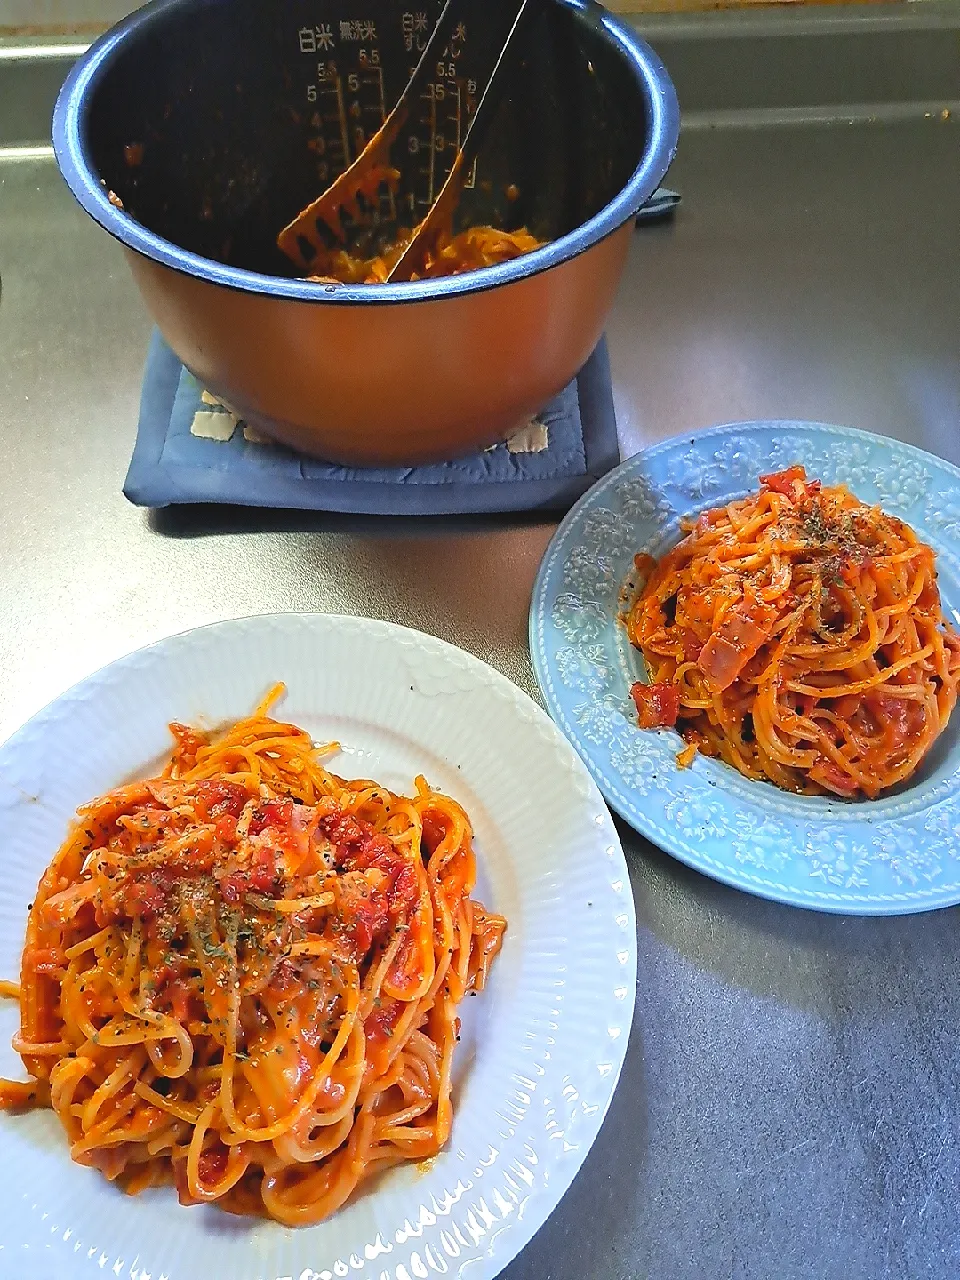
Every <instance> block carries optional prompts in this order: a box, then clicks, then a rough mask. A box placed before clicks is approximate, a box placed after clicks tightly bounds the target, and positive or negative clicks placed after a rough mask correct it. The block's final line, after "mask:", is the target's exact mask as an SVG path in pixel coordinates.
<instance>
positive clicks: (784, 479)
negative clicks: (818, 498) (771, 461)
mask: <svg viewBox="0 0 960 1280" xmlns="http://www.w3.org/2000/svg"><path fill="white" fill-rule="evenodd" d="M760 483H761V484H762V485H763V487H764V488H765V489H769V490H770V491H771V493H782V494H783V496H784V497H785V498H795V497H796V496H797V485H798V484H799V485H800V486H801V488H802V491H803V496H804V497H807V498H812V497H813V495H814V494H815V493H819V492H820V481H819V480H808V479H807V472H806V469H805V468H804V467H802V466H800V465H799V464H798V465H796V466H793V467H787V469H786V470H785V471H773V472H771V473H770V474H769V475H766V476H761V477H760Z"/></svg>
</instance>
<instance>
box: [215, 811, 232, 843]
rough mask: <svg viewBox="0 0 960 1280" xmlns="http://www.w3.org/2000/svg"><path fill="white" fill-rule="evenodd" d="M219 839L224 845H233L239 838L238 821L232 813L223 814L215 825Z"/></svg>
mask: <svg viewBox="0 0 960 1280" xmlns="http://www.w3.org/2000/svg"><path fill="white" fill-rule="evenodd" d="M213 825H214V830H215V831H216V833H217V839H218V840H222V841H223V843H224V844H233V842H234V840H236V838H237V820H236V818H235V817H234V816H233V814H231V813H221V814H220V816H219V818H217V820H216V822H215V823H214V824H213Z"/></svg>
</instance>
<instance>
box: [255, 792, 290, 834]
mask: <svg viewBox="0 0 960 1280" xmlns="http://www.w3.org/2000/svg"><path fill="white" fill-rule="evenodd" d="M292 819H293V801H292V800H265V801H264V803H263V804H261V805H259V806H258V807H257V808H256V809H254V811H253V816H252V817H251V819H250V828H249V830H250V835H252V836H258V835H260V833H261V832H262V831H266V829H267V828H268V827H276V828H278V829H279V830H281V831H282V830H283V829H284V828H286V827H289V826H290V823H291V820H292Z"/></svg>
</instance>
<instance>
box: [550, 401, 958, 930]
mask: <svg viewBox="0 0 960 1280" xmlns="http://www.w3.org/2000/svg"><path fill="white" fill-rule="evenodd" d="M795 462H801V463H803V464H804V466H806V468H807V471H808V473H809V474H810V475H811V476H812V477H816V478H819V479H821V480H823V482H824V483H825V484H845V485H847V486H848V487H849V488H850V490H851V491H852V492H853V493H854V494H855V495H856V496H857V497H858V498H861V499H863V500H864V501H867V502H879V503H880V504H882V506H883V507H884V509H885V510H887V511H889V512H890V513H891V514H894V515H898V516H900V517H901V518H902V519H904V520H906V521H907V522H908V523H909V524H910V525H911V526H912V527H913V528H914V530H915V531H916V532H917V534H918V535H919V536H920V537H921V538H922V539H923V540H924V541H926V542H929V543H930V545H931V546H932V547H933V548H934V550H935V551H936V553H937V557H938V569H939V582H940V591H941V595H942V598H943V606H944V613H945V615H946V616H947V617H948V618H950V619H951V620H952V622H953V624H954V626H956V627H957V628H958V629H960V469H958V468H956V467H954V466H951V465H950V464H949V463H947V462H943V461H941V459H939V458H935V457H933V456H932V455H931V454H928V453H923V452H922V451H921V450H919V449H914V448H912V447H911V446H909V445H905V444H900V443H899V442H898V441H895V440H891V439H887V438H881V437H878V436H873V435H869V434H868V433H867V432H864V431H854V430H852V429H850V428H848V427H834V426H827V425H824V424H822V423H816V422H746V423H743V422H741V423H736V424H733V425H730V426H724V427H716V428H714V429H712V430H710V431H704V432H702V433H700V434H698V435H696V436H689V435H688V436H679V437H677V438H675V439H672V440H668V441H666V442H665V443H663V444H659V445H656V446H655V447H654V448H651V449H647V450H645V451H644V452H643V453H640V454H637V456H636V457H634V458H631V459H630V460H629V461H628V462H625V463H623V465H622V466H620V467H618V468H617V469H616V470H615V471H612V472H611V473H610V474H609V475H608V476H606V477H605V478H604V479H603V480H601V481H600V482H599V483H598V484H596V485H594V487H593V488H592V489H591V490H590V491H589V493H587V494H586V495H585V496H584V497H583V498H581V499H580V501H579V502H578V503H577V505H576V506H575V507H574V508H573V509H572V511H571V512H570V513H569V515H568V516H567V517H566V519H565V520H564V521H563V523H562V524H561V525H560V528H559V529H558V530H557V532H556V534H555V535H554V537H553V540H552V541H551V543H550V546H549V547H548V548H547V553H546V555H545V557H544V559H543V563H542V564H541V566H540V571H539V573H538V575H537V581H536V584H535V586H534V592H533V601H532V604H531V610H530V651H531V654H532V656H533V665H534V670H535V671H536V675H537V680H538V681H539V684H540V688H541V690H542V692H543V696H544V698H545V700H546V703H547V707H548V709H549V711H550V714H551V715H552V716H553V718H554V720H556V722H557V724H558V725H559V726H560V727H561V729H562V730H563V732H564V733H565V734H566V735H567V737H568V738H569V739H570V741H571V742H572V743H573V744H574V746H575V747H576V748H577V750H578V751H579V752H580V754H581V755H582V756H583V758H584V760H585V761H586V763H587V766H588V768H589V769H590V771H591V773H592V774H593V776H594V778H595V779H596V781H597V783H598V785H599V787H600V789H601V791H602V792H603V794H604V795H605V796H606V798H607V801H608V802H609V804H610V805H611V806H612V807H613V808H614V809H615V810H616V811H617V812H618V813H619V814H620V815H621V816H622V817H623V818H625V819H626V821H627V822H629V823H630V824H631V826H633V827H635V828H636V830H637V831H639V832H641V833H642V834H643V835H645V836H647V837H649V839H651V840H652V841H654V842H655V843H656V844H658V845H659V846H660V847H661V848H662V849H665V850H666V851H667V852H669V853H672V854H674V855H676V857H678V858H681V859H682V860H683V861H684V862H687V863H689V864H690V865H691V866H693V867H696V868H697V869H698V870H700V871H704V872H706V874H707V875H710V876H714V877H715V878H716V879H718V880H724V881H726V882H727V883H728V884H732V885H736V886H737V887H738V888H741V889H746V890H748V891H749V892H751V893H757V894H761V895H763V896H764V897H767V898H775V899H777V900H779V901H781V902H788V903H792V904H794V905H796V906H801V907H814V908H817V909H819V910H821V911H841V912H848V913H855V914H858V915H894V914H899V913H903V912H909V911H926V910H929V909H931V908H933V907H946V906H952V905H953V904H955V903H957V902H960V707H958V709H957V710H956V711H955V712H954V715H953V717H952V718H951V721H950V724H949V726H948V728H947V730H946V732H945V733H944V734H943V735H942V736H941V738H940V739H939V740H938V742H937V743H936V744H935V745H934V747H933V749H932V750H931V752H930V754H929V756H928V757H927V759H926V760H925V761H924V762H923V764H922V765H921V767H920V770H919V771H918V773H917V774H916V775H915V776H914V778H912V779H911V780H910V782H909V783H906V784H904V785H903V786H902V787H901V788H900V789H899V790H898V791H897V792H893V793H891V794H890V795H889V796H887V797H882V798H881V799H879V800H866V801H860V802H856V801H853V802H851V801H843V800H834V799H826V798H821V797H817V796H795V795H791V794H789V793H787V792H783V791H780V790H778V789H777V788H776V787H774V786H772V785H771V784H769V783H763V782H751V781H750V780H749V779H747V778H744V777H742V776H741V775H740V774H738V773H737V772H736V770H734V769H732V768H730V767H729V766H728V765H725V764H723V763H722V762H721V761H718V760H711V759H707V758H706V757H704V756H699V755H698V756H697V757H696V758H695V760H694V762H693V765H692V766H691V767H690V768H689V769H679V768H678V767H677V762H676V756H677V752H678V751H679V749H680V748H681V747H682V745H683V743H682V741H681V739H680V738H679V736H678V735H677V734H676V733H675V732H674V731H673V730H666V729H664V730H659V731H655V732H650V731H646V732H644V731H642V730H640V729H638V728H637V727H636V719H635V714H634V707H633V703H632V702H631V700H630V696H629V690H630V686H631V684H633V682H634V681H635V680H637V679H641V678H645V677H644V672H643V661H642V658H641V656H640V654H639V653H638V652H637V651H636V650H635V649H634V648H633V647H632V645H631V644H630V643H629V641H628V640H627V636H626V632H625V630H624V628H623V627H622V626H619V625H618V624H617V622H616V618H617V614H618V612H619V611H620V608H621V605H620V593H621V590H622V589H623V588H624V584H625V582H626V580H627V578H628V576H629V574H630V571H631V569H632V567H633V557H634V554H635V553H636V552H638V551H646V552H649V553H650V554H651V555H653V556H660V555H662V554H663V552H664V551H665V550H667V549H668V548H669V547H671V546H672V545H673V544H674V543H676V542H677V541H678V540H679V537H680V527H679V521H680V517H681V516H686V515H690V514H694V515H695V514H696V513H698V512H700V511H704V510H707V509H708V508H710V507H715V506H722V505H723V504H724V503H726V502H729V501H731V500H733V499H734V498H742V497H744V496H746V495H747V494H748V493H750V492H751V491H755V490H756V489H757V487H758V486H757V477H758V476H759V475H760V474H761V473H762V472H767V471H778V470H781V469H782V468H784V467H788V466H790V465H791V464H792V463H795Z"/></svg>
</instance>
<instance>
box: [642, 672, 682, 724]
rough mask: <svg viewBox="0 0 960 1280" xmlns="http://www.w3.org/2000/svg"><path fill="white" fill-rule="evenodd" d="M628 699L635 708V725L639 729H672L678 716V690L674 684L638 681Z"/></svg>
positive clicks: (663, 681)
mask: <svg viewBox="0 0 960 1280" xmlns="http://www.w3.org/2000/svg"><path fill="white" fill-rule="evenodd" d="M630 697H631V698H632V699H633V700H634V702H635V703H636V707H637V723H638V724H639V725H640V728H641V729H664V728H672V727H673V725H675V724H676V723H677V716H678V715H679V714H680V690H679V689H678V688H677V686H676V685H675V684H670V683H669V681H665V680H662V681H660V682H659V683H657V684H642V683H641V682H640V681H639V680H638V681H637V683H636V684H635V685H634V686H633V688H632V689H631V690H630Z"/></svg>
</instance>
